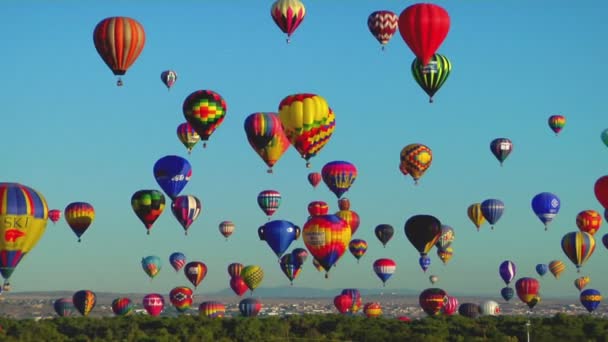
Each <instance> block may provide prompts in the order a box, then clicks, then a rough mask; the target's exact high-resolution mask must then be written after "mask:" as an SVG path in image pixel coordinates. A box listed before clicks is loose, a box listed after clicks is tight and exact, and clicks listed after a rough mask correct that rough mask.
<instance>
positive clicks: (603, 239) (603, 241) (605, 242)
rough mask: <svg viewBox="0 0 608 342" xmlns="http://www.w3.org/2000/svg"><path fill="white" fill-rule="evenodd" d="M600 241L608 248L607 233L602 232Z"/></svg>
mask: <svg viewBox="0 0 608 342" xmlns="http://www.w3.org/2000/svg"><path fill="white" fill-rule="evenodd" d="M602 243H603V244H604V247H606V248H607V249H608V234H604V236H602Z"/></svg>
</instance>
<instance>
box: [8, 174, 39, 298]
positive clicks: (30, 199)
mask: <svg viewBox="0 0 608 342" xmlns="http://www.w3.org/2000/svg"><path fill="white" fill-rule="evenodd" d="M48 211H49V208H48V206H47V203H46V199H45V198H44V196H42V194H41V193H39V192H38V191H36V190H34V189H32V188H30V187H27V186H25V185H21V184H18V183H0V222H2V225H0V236H3V237H4V239H1V240H0V274H2V277H3V278H4V286H3V289H4V290H6V291H8V290H10V284H9V281H8V280H9V278H10V276H11V274H13V272H14V271H15V268H16V267H17V265H18V264H19V262H20V261H21V259H22V258H23V257H24V256H25V255H26V254H27V253H28V252H30V251H31V250H32V249H33V248H34V247H35V246H36V244H37V243H38V240H40V238H41V237H42V235H43V234H44V231H45V229H46V223H47V219H48Z"/></svg>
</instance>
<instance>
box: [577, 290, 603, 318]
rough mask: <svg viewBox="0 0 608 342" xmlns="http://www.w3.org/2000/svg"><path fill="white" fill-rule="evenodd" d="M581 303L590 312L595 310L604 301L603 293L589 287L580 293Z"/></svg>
mask: <svg viewBox="0 0 608 342" xmlns="http://www.w3.org/2000/svg"><path fill="white" fill-rule="evenodd" d="M580 300H581V304H583V306H584V307H585V309H587V311H589V312H593V311H595V309H597V307H598V306H599V305H600V302H601V301H602V294H601V293H600V291H598V290H594V289H587V290H584V291H583V292H581V294H580Z"/></svg>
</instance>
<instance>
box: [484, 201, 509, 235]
mask: <svg viewBox="0 0 608 342" xmlns="http://www.w3.org/2000/svg"><path fill="white" fill-rule="evenodd" d="M480 208H481V213H482V214H483V217H484V218H485V219H486V220H487V221H488V222H489V223H490V224H491V225H492V226H491V227H490V228H491V229H494V224H495V223H496V222H498V220H499V219H500V218H501V216H502V214H503V213H504V211H505V204H504V203H503V202H502V201H501V200H498V199H493V198H491V199H487V200H485V201H483V202H481V207H480Z"/></svg>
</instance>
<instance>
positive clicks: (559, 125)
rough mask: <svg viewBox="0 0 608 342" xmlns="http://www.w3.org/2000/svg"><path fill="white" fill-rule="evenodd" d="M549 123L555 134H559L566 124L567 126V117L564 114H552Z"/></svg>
mask: <svg viewBox="0 0 608 342" xmlns="http://www.w3.org/2000/svg"><path fill="white" fill-rule="evenodd" d="M547 123H548V124H549V128H551V130H552V131H553V132H555V135H558V134H559V132H561V131H562V129H563V128H564V126H566V117H565V116H563V115H551V116H550V117H549V120H547Z"/></svg>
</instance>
